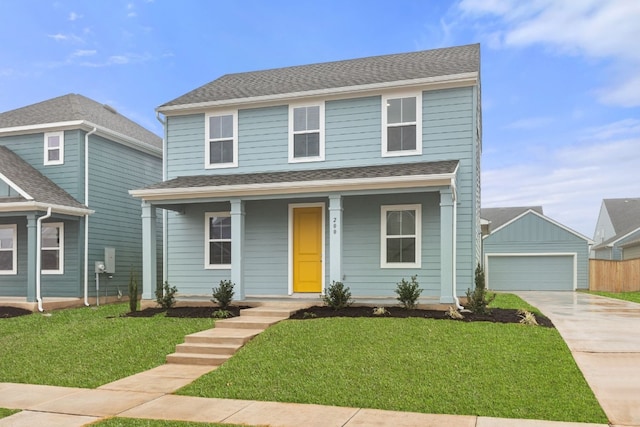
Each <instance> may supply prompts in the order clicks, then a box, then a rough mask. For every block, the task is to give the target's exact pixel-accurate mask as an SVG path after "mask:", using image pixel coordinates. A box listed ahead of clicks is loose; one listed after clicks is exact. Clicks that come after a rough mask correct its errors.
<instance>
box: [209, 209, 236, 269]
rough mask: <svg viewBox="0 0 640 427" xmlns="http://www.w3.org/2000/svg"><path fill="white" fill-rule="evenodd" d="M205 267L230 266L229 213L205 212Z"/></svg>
mask: <svg viewBox="0 0 640 427" xmlns="http://www.w3.org/2000/svg"><path fill="white" fill-rule="evenodd" d="M205 228H206V229H205V250H204V251H205V261H204V266H205V268H214V269H215V268H231V215H230V214H229V212H209V213H207V214H205Z"/></svg>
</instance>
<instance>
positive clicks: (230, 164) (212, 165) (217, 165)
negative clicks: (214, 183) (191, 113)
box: [204, 110, 238, 169]
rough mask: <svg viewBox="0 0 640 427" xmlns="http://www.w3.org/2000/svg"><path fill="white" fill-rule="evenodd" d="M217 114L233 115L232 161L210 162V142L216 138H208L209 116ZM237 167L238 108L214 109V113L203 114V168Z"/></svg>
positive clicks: (216, 115)
mask: <svg viewBox="0 0 640 427" xmlns="http://www.w3.org/2000/svg"><path fill="white" fill-rule="evenodd" d="M218 116H233V138H232V140H233V162H228V163H210V159H211V142H212V141H216V139H215V138H214V139H210V138H209V135H210V133H209V118H210V117H218ZM237 167H238V110H233V111H216V112H215V113H209V114H205V116H204V168H205V169H224V168H237Z"/></svg>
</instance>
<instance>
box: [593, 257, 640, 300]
mask: <svg viewBox="0 0 640 427" xmlns="http://www.w3.org/2000/svg"><path fill="white" fill-rule="evenodd" d="M589 290H592V291H604V292H634V291H640V258H636V259H628V260H625V261H609V260H604V259H590V260H589Z"/></svg>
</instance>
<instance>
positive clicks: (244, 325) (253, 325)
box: [215, 316, 282, 330]
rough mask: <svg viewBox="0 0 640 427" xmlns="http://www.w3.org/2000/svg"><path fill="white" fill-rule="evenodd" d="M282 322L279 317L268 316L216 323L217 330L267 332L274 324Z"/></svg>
mask: <svg viewBox="0 0 640 427" xmlns="http://www.w3.org/2000/svg"><path fill="white" fill-rule="evenodd" d="M280 320H282V319H279V318H277V317H268V316H240V317H232V318H231V319H224V320H218V321H216V325H215V329H218V328H233V329H260V330H265V329H267V328H268V327H269V326H271V325H273V324H274V323H278V322H279V321H280Z"/></svg>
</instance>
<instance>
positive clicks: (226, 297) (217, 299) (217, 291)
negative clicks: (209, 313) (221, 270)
mask: <svg viewBox="0 0 640 427" xmlns="http://www.w3.org/2000/svg"><path fill="white" fill-rule="evenodd" d="M233 287H234V284H233V283H232V282H231V280H221V281H220V285H219V286H218V287H217V288H213V299H212V300H211V302H214V303H216V304H218V306H219V307H220V309H221V310H226V309H227V308H229V304H231V301H232V300H233V294H234V292H233Z"/></svg>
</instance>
